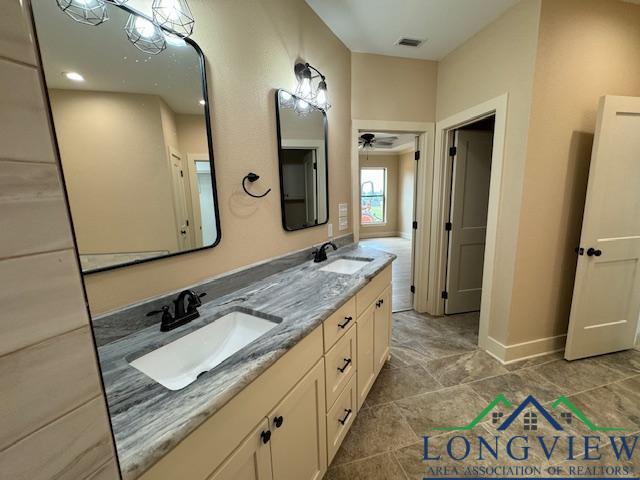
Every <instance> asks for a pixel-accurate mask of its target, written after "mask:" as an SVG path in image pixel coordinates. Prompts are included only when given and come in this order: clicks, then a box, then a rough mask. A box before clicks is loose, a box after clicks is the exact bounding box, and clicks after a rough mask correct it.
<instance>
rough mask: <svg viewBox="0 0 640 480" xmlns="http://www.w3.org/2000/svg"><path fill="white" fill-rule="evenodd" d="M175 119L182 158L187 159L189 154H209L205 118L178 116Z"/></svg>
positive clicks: (199, 116) (200, 116)
mask: <svg viewBox="0 0 640 480" xmlns="http://www.w3.org/2000/svg"><path fill="white" fill-rule="evenodd" d="M175 118H176V127H177V129H178V141H179V146H178V150H180V153H181V154H182V156H183V157H184V158H185V159H186V158H187V155H189V154H203V153H205V154H206V153H208V152H209V147H208V146H207V130H206V124H205V120H204V116H202V115H186V114H177V115H176V116H175Z"/></svg>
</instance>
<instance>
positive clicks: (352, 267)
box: [320, 258, 369, 275]
mask: <svg viewBox="0 0 640 480" xmlns="http://www.w3.org/2000/svg"><path fill="white" fill-rule="evenodd" d="M367 263H369V260H353V259H351V258H339V259H338V260H334V261H333V262H331V263H330V264H328V265H326V266H324V267H322V268H321V269H320V270H322V271H324V272H334V273H341V274H343V275H353V274H354V273H356V272H357V271H358V270H360V269H361V268H362V267H364V266H365V265H366V264H367Z"/></svg>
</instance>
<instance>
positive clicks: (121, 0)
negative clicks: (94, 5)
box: [103, 0, 129, 5]
mask: <svg viewBox="0 0 640 480" xmlns="http://www.w3.org/2000/svg"><path fill="white" fill-rule="evenodd" d="M103 1H104V2H107V3H111V4H113V5H124V4H125V3H127V2H128V1H129V0H103Z"/></svg>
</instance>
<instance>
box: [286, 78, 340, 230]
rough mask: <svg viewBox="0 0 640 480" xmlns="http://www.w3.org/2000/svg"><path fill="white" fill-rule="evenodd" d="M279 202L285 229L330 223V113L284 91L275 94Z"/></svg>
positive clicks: (297, 228) (298, 228)
mask: <svg viewBox="0 0 640 480" xmlns="http://www.w3.org/2000/svg"><path fill="white" fill-rule="evenodd" d="M276 124H277V134H278V158H279V163H280V202H281V208H282V226H283V227H284V229H285V230H289V231H293V230H301V229H303V228H309V227H315V226H316V225H323V224H325V223H327V222H328V221H329V181H328V168H327V165H328V163H327V114H326V113H325V112H324V110H322V109H319V108H316V107H314V106H313V105H311V104H310V103H307V102H306V101H304V100H303V99H301V98H298V97H296V96H295V95H293V94H291V93H289V92H287V91H285V90H278V91H277V92H276Z"/></svg>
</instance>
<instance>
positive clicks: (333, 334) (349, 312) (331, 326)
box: [323, 297, 356, 352]
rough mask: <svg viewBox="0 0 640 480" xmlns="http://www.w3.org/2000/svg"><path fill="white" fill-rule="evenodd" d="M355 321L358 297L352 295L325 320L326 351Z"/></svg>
mask: <svg viewBox="0 0 640 480" xmlns="http://www.w3.org/2000/svg"><path fill="white" fill-rule="evenodd" d="M355 322H356V299H355V297H352V298H351V299H349V301H348V302H347V303H345V304H344V305H342V306H341V307H340V308H339V309H338V310H337V311H336V312H335V313H334V314H333V315H331V316H330V317H329V318H327V319H326V320H325V321H324V324H323V330H324V351H325V352H328V351H329V350H330V349H331V347H333V345H334V344H335V343H336V342H337V341H338V340H339V339H340V338H341V337H342V336H343V335H344V334H345V333H347V330H349V328H350V327H351V326H352V325H353V324H354V323H355Z"/></svg>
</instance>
